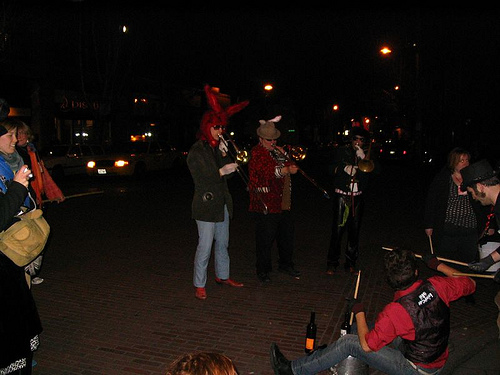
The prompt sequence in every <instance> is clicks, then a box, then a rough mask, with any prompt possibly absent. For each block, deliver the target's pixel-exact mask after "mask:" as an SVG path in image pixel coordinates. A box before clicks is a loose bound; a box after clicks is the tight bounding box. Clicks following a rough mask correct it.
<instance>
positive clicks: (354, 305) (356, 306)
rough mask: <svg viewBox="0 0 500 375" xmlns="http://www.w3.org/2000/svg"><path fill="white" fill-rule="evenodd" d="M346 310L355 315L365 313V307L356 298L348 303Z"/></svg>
mask: <svg viewBox="0 0 500 375" xmlns="http://www.w3.org/2000/svg"><path fill="white" fill-rule="evenodd" d="M348 309H349V310H350V311H351V312H352V313H353V314H354V315H356V314H357V313H359V312H361V311H365V307H364V305H363V303H362V302H359V300H358V299H357V298H354V299H352V300H350V301H349V305H348Z"/></svg>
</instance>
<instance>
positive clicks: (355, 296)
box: [349, 270, 361, 326]
mask: <svg viewBox="0 0 500 375" xmlns="http://www.w3.org/2000/svg"><path fill="white" fill-rule="evenodd" d="M360 278H361V270H359V271H358V280H356V288H355V289H354V299H356V298H358V288H359V279H360ZM353 320H354V313H353V312H352V311H351V320H350V321H349V325H351V326H352V321H353Z"/></svg>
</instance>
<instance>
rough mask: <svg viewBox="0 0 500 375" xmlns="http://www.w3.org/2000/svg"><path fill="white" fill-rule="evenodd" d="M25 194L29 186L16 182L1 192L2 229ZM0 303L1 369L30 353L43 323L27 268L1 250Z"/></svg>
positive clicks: (6, 226) (9, 222) (9, 220)
mask: <svg viewBox="0 0 500 375" xmlns="http://www.w3.org/2000/svg"><path fill="white" fill-rule="evenodd" d="M26 193H27V190H26V188H25V187H24V186H23V185H21V184H19V183H17V182H12V183H11V185H10V186H9V188H8V190H7V192H6V194H5V195H4V194H1V193H0V230H5V229H6V228H8V227H9V225H10V224H11V223H12V218H13V217H14V215H15V214H16V213H17V212H18V211H19V208H20V207H21V205H22V203H23V201H24V199H25V197H26ZM0 306H1V308H0V368H3V367H6V366H8V365H9V364H11V363H12V362H15V361H16V360H18V359H21V358H26V357H28V356H29V354H30V351H31V349H30V340H31V339H32V338H33V337H35V336H36V335H38V334H40V333H41V332H42V325H41V322H40V318H39V316H38V311H37V308H36V305H35V301H34V299H33V295H32V294H31V290H30V288H29V286H28V283H27V281H26V275H25V272H24V267H18V266H17V265H15V264H14V263H13V262H12V261H11V260H10V259H9V258H8V257H7V256H5V255H4V254H3V253H1V252H0ZM27 365H28V366H31V364H27Z"/></svg>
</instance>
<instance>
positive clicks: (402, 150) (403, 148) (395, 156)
mask: <svg viewBox="0 0 500 375" xmlns="http://www.w3.org/2000/svg"><path fill="white" fill-rule="evenodd" d="M372 152H373V151H372ZM378 157H379V159H380V160H382V161H395V162H407V161H411V160H412V158H413V145H412V144H411V143H410V142H407V141H402V140H387V141H385V142H382V143H381V144H380V146H379V147H378Z"/></svg>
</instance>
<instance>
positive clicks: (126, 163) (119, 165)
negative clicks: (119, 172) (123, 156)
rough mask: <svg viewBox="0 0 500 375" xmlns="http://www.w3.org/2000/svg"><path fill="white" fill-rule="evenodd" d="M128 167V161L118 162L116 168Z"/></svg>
mask: <svg viewBox="0 0 500 375" xmlns="http://www.w3.org/2000/svg"><path fill="white" fill-rule="evenodd" d="M127 165H128V161H126V160H116V161H115V167H125V166H127Z"/></svg>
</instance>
